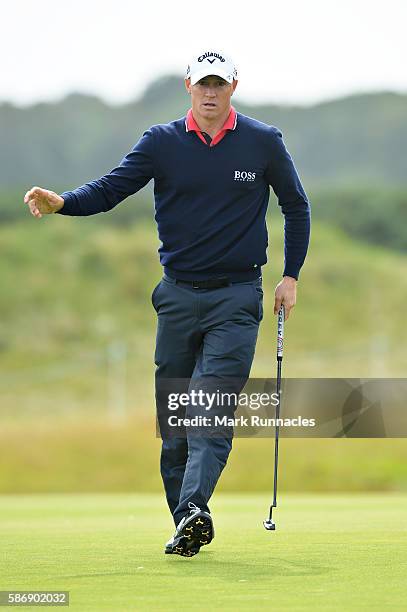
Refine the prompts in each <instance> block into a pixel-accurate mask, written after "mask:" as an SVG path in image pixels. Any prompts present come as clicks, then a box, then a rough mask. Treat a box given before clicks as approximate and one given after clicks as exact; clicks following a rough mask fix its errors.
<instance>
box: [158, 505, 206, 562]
mask: <svg viewBox="0 0 407 612" xmlns="http://www.w3.org/2000/svg"><path fill="white" fill-rule="evenodd" d="M188 507H189V508H190V511H189V513H188V514H187V515H186V516H184V518H183V519H182V520H181V521H180V522H179V523H178V525H177V528H176V530H175V533H174V536H173V537H172V538H171V540H169V542H167V544H166V545H165V554H166V555H181V556H182V557H193V556H194V555H197V554H198V553H199V550H200V548H201V546H205V545H206V544H209V543H210V542H211V541H212V540H213V538H214V537H215V530H214V528H213V523H212V518H211V515H210V514H209V512H204V511H203V510H201V509H200V508H198V506H196V505H195V504H194V503H192V502H189V504H188Z"/></svg>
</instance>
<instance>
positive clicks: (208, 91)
mask: <svg viewBox="0 0 407 612" xmlns="http://www.w3.org/2000/svg"><path fill="white" fill-rule="evenodd" d="M205 95H206V96H216V87H215V85H207V86H206V87H205Z"/></svg>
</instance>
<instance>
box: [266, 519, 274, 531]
mask: <svg viewBox="0 0 407 612" xmlns="http://www.w3.org/2000/svg"><path fill="white" fill-rule="evenodd" d="M263 525H264V529H267V531H275V529H276V524H275V523H273V521H272V520H271V519H266V520H265V521H263Z"/></svg>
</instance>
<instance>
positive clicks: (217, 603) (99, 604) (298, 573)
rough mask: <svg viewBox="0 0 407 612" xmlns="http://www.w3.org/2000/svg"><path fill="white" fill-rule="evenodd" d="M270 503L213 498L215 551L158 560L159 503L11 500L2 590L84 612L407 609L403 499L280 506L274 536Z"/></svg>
mask: <svg viewBox="0 0 407 612" xmlns="http://www.w3.org/2000/svg"><path fill="white" fill-rule="evenodd" d="M268 503H269V499H268V497H265V496H252V495H246V496H235V495H226V494H224V495H218V496H215V497H214V500H213V504H212V512H213V515H214V519H215V530H216V537H215V540H214V541H213V542H212V544H211V545H210V546H208V547H207V548H204V549H202V551H201V553H200V554H199V555H197V556H196V557H194V558H192V559H184V558H181V557H175V556H169V555H164V554H163V552H162V548H163V544H164V542H165V541H166V540H167V539H168V537H169V536H170V535H171V533H172V524H171V519H170V516H169V514H168V511H167V508H166V506H165V503H164V500H163V496H161V495H121V494H117V495H55V496H51V495H38V496H3V497H1V498H0V538H1V557H0V589H2V590H11V589H13V590H16V589H25V590H28V589H33V590H34V589H35V590H41V589H44V590H46V589H49V590H62V589H64V590H69V591H70V597H71V604H70V609H74V610H81V611H86V610H102V609H103V610H116V611H121V610H205V609H210V610H218V609H219V610H251V609H264V610H265V609H273V610H276V609H277V610H279V609H280V610H283V609H290V610H304V609H311V608H312V609H318V610H365V609H366V610H367V609H374V610H379V609H383V608H384V609H389V610H390V609H391V610H398V609H399V610H402V609H405V602H406V600H407V586H406V561H407V530H406V509H407V496H405V495H404V496H402V495H395V494H383V495H376V494H375V495H368V494H367V495H341V496H339V495H336V496H334V495H331V496H327V495H325V496H319V495H313V496H298V495H295V496H294V495H284V496H282V498H281V501H280V506H279V509H278V511H277V512H276V515H275V518H276V522H277V531H275V532H274V533H273V532H266V531H265V530H264V528H263V526H262V520H263V518H265V516H266V514H267V512H266V511H267V507H268ZM403 602H404V603H403ZM4 609H8V608H4ZM22 609H25V608H22Z"/></svg>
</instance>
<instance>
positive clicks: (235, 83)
mask: <svg viewBox="0 0 407 612" xmlns="http://www.w3.org/2000/svg"><path fill="white" fill-rule="evenodd" d="M237 83H238V82H237V81H235V79H233V82H232V87H233V91H232V96H233V94H234V91H235V89H236V87H237Z"/></svg>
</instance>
